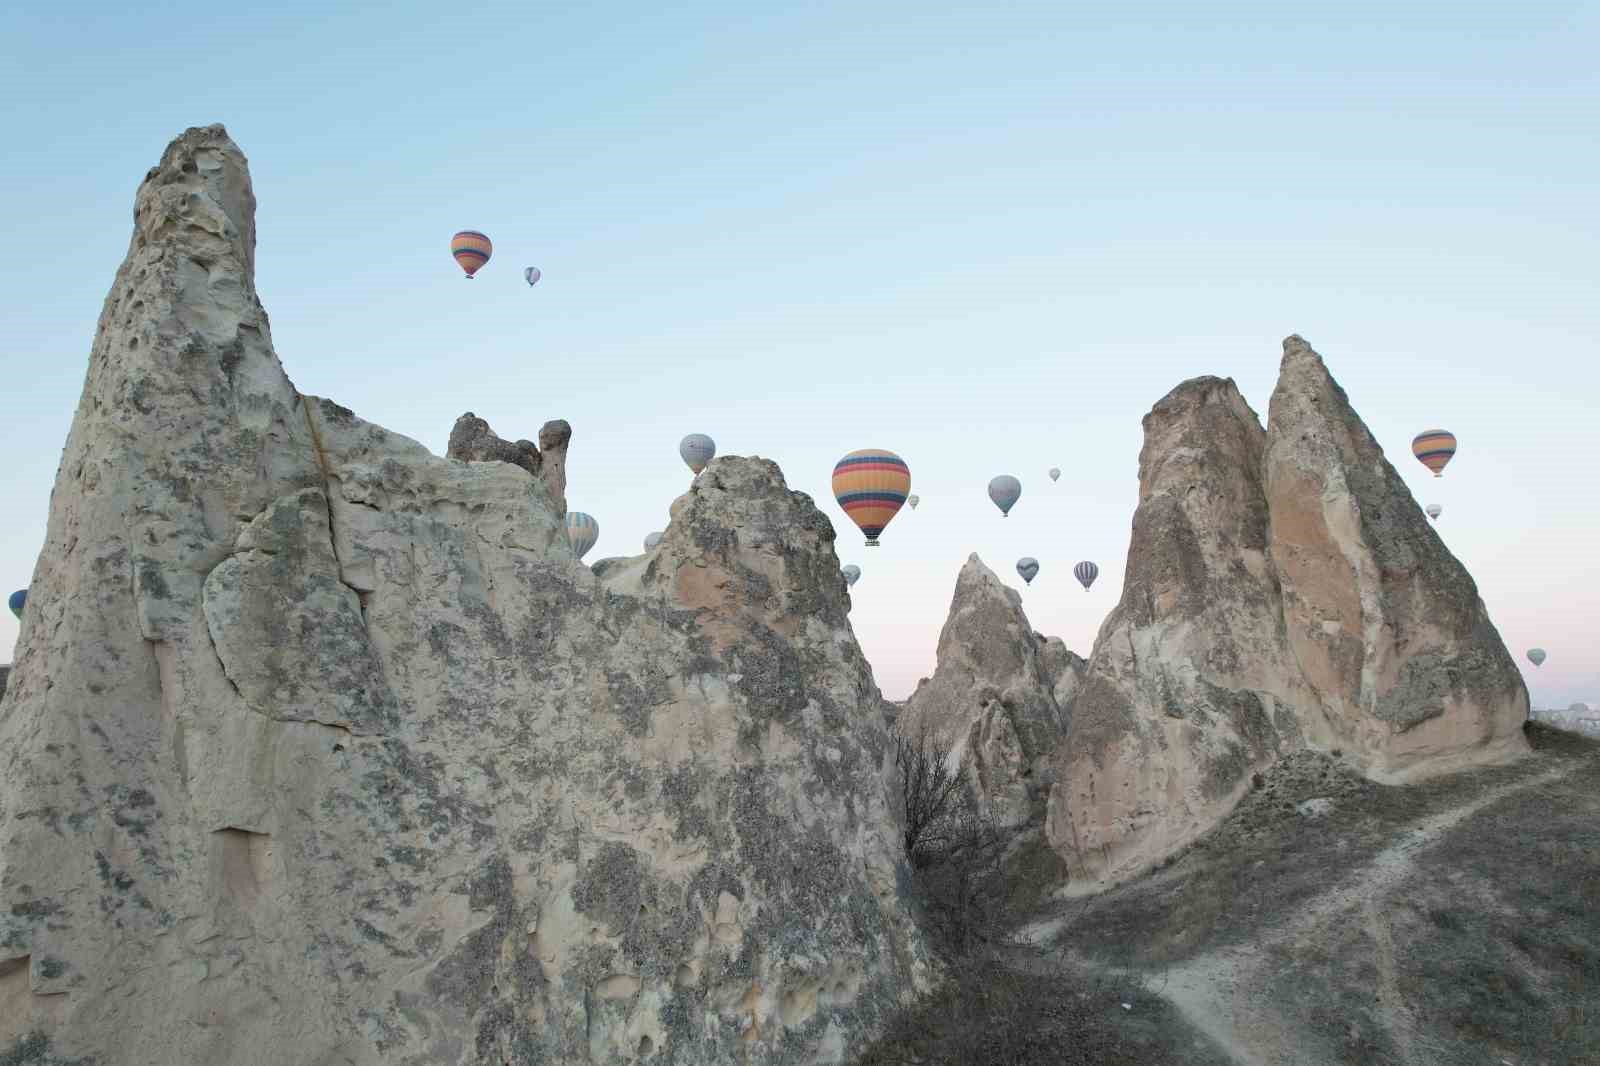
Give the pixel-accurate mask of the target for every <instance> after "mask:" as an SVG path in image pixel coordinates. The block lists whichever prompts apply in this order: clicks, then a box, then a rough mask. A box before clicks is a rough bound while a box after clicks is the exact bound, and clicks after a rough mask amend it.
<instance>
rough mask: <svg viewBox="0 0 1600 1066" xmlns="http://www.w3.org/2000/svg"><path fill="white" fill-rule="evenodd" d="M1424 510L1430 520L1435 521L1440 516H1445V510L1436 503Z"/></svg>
mask: <svg viewBox="0 0 1600 1066" xmlns="http://www.w3.org/2000/svg"><path fill="white" fill-rule="evenodd" d="M1423 510H1424V511H1426V512H1427V514H1428V517H1429V518H1433V519H1437V518H1438V517H1439V516H1440V515H1442V514H1444V508H1443V507H1440V506H1439V505H1438V504H1436V503H1430V504H1428V506H1426V507H1424V508H1423Z"/></svg>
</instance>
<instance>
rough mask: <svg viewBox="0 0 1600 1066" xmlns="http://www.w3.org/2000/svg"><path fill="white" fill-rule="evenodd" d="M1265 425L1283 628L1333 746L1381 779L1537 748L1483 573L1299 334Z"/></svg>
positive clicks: (1289, 346)
mask: <svg viewBox="0 0 1600 1066" xmlns="http://www.w3.org/2000/svg"><path fill="white" fill-rule="evenodd" d="M1268 422H1269V425H1268V429H1267V457H1266V473H1265V477H1264V480H1265V483H1266V489H1267V499H1268V500H1269V501H1270V503H1271V508H1272V541H1271V553H1272V558H1273V561H1274V563H1275V564H1276V570H1277V573H1278V577H1279V580H1280V582H1281V584H1282V587H1283V606H1284V621H1285V625H1286V629H1287V632H1288V637H1289V642H1290V644H1291V646H1292V647H1293V649H1294V654H1295V657H1296V659H1297V660H1298V661H1299V663H1300V666H1301V668H1302V669H1303V670H1304V671H1305V675H1306V678H1307V680H1308V681H1309V682H1310V683H1311V685H1312V686H1313V687H1314V688H1315V689H1316V690H1317V692H1318V694H1319V695H1320V696H1321V697H1322V701H1323V706H1324V708H1325V713H1326V718H1327V721H1328V723H1329V724H1330V726H1331V728H1332V733H1333V736H1332V742H1333V743H1337V744H1339V745H1342V746H1343V748H1344V749H1345V750H1346V751H1347V752H1348V753H1349V754H1350V756H1351V757H1352V758H1353V759H1354V760H1355V761H1356V763H1357V765H1359V766H1360V767H1361V768H1362V769H1363V770H1364V771H1365V772H1366V773H1367V774H1368V776H1370V777H1373V778H1375V779H1377V780H1380V781H1401V780H1407V779H1410V778H1412V777H1415V776H1417V775H1418V774H1429V773H1437V772H1439V771H1441V770H1444V769H1449V768H1451V767H1452V766H1455V765H1460V764H1462V763H1466V762H1476V761H1484V760H1487V759H1493V758H1503V757H1505V756H1508V755H1512V754H1516V753H1519V752H1522V751H1525V750H1526V748H1527V744H1526V741H1524V740H1523V737H1522V723H1523V722H1525V721H1527V718H1528V690H1527V687H1526V685H1525V684H1524V683H1523V680H1522V673H1521V671H1520V670H1518V669H1517V664H1516V661H1515V660H1514V659H1512V657H1511V654H1510V652H1508V651H1507V650H1506V647H1505V644H1504V642H1503V641H1501V639H1500V634H1499V632H1498V631H1497V630H1496V629H1495V627H1494V623H1492V622H1490V621H1489V612H1488V611H1487V609H1486V608H1485V607H1484V605H1483V600H1482V599H1480V598H1479V596H1478V587H1477V585H1476V584H1475V583H1474V582H1473V580H1472V575H1470V574H1468V573H1467V568H1466V567H1464V566H1462V565H1461V563H1460V561H1459V560H1457V559H1456V557H1455V556H1454V555H1452V554H1450V549H1448V548H1446V547H1445V545H1444V541H1443V540H1441V539H1440V538H1439V533H1438V531H1437V530H1436V529H1435V528H1434V526H1433V524H1432V523H1431V522H1429V521H1428V519H1427V518H1426V517H1425V516H1424V515H1423V513H1422V511H1421V510H1420V509H1419V508H1418V507H1417V504H1416V501H1415V500H1414V499H1413V498H1412V496H1411V493H1410V491H1409V490H1408V489H1407V488H1406V485H1405V482H1404V481H1402V480H1401V478H1400V475H1399V474H1398V473H1397V472H1396V471H1395V469H1394V467H1393V466H1392V465H1390V463H1389V461H1388V460H1387V459H1385V458H1384V457H1383V449H1382V448H1380V447H1379V446H1378V442H1377V441H1376V440H1374V439H1373V436H1372V433H1371V431H1369V430H1368V429H1367V427H1366V424H1365V423H1363V422H1362V421H1361V419H1360V418H1359V417H1358V416H1357V415H1356V413H1355V411H1353V410H1352V409H1351V407H1350V402H1349V400H1348V398H1347V397H1346V396H1345V393H1344V390H1343V389H1341V388H1340V387H1339V385H1338V383H1336V382H1335V381H1334V380H1333V378H1332V377H1331V376H1330V375H1329V373H1328V368H1327V366H1326V365H1324V364H1323V361H1322V357H1321V356H1319V355H1317V353H1316V352H1314V351H1312V350H1311V346H1310V345H1308V344H1307V343H1306V342H1305V341H1303V340H1301V339H1300V338H1299V337H1290V338H1289V339H1287V340H1286V341H1284V342H1283V365H1282V369H1281V370H1280V372H1279V375H1278V387H1277V388H1276V389H1275V390H1273V393H1272V405H1271V408H1270V411H1269V414H1268Z"/></svg>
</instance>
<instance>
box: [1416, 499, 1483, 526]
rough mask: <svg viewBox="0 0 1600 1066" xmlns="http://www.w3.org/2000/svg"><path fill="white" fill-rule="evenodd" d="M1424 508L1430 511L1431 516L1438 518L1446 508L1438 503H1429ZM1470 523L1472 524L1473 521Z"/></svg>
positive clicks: (1429, 515)
mask: <svg viewBox="0 0 1600 1066" xmlns="http://www.w3.org/2000/svg"><path fill="white" fill-rule="evenodd" d="M1423 510H1424V511H1426V512H1427V513H1428V517H1429V518H1433V519H1437V518H1438V517H1439V516H1440V515H1442V514H1444V508H1443V507H1440V506H1439V505H1438V504H1436V503H1430V504H1428V506H1426V507H1424V508H1423ZM1468 524H1469V525H1470V524H1471V523H1468Z"/></svg>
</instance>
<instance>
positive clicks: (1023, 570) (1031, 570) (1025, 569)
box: [1017, 555, 1039, 585]
mask: <svg viewBox="0 0 1600 1066" xmlns="http://www.w3.org/2000/svg"><path fill="white" fill-rule="evenodd" d="M1017 573H1019V574H1021V575H1022V580H1024V581H1026V582H1027V583H1028V584H1030V585H1031V584H1033V579H1034V578H1035V577H1036V576H1038V573H1039V560H1037V559H1035V558H1034V557H1033V556H1031V555H1024V556H1023V557H1022V558H1020V559H1018V560H1017Z"/></svg>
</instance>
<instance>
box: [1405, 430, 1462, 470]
mask: <svg viewBox="0 0 1600 1066" xmlns="http://www.w3.org/2000/svg"><path fill="white" fill-rule="evenodd" d="M1411 454H1412V455H1415V456H1416V457H1417V459H1418V460H1420V461H1421V463H1422V465H1423V466H1425V467H1427V468H1428V469H1429V470H1432V471H1433V476H1434V477H1439V476H1440V475H1441V474H1442V473H1443V471H1444V464H1446V463H1448V462H1449V461H1450V457H1451V456H1453V455H1455V454H1456V435H1455V434H1454V433H1451V432H1450V431H1449V430H1444V429H1430V430H1425V431H1424V432H1422V433H1418V434H1417V435H1416V437H1415V438H1413V439H1412V441H1411Z"/></svg>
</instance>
